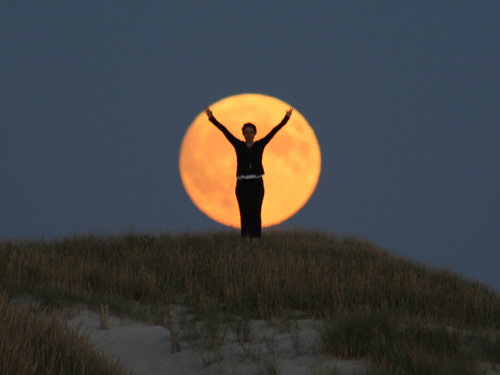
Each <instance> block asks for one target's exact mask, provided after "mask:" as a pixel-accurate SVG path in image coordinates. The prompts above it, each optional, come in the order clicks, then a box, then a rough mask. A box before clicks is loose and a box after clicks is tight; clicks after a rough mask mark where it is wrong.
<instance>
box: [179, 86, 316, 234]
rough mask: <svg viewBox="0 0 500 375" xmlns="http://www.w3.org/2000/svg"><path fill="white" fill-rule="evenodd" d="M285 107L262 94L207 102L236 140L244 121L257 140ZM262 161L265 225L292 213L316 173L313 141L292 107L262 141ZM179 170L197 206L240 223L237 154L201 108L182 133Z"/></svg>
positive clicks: (228, 221) (215, 216) (215, 217)
mask: <svg viewBox="0 0 500 375" xmlns="http://www.w3.org/2000/svg"><path fill="white" fill-rule="evenodd" d="M290 107H292V108H294V107H293V106H292V105H290V104H288V103H285V102H283V101H281V100H279V99H277V98H274V97H271V96H267V95H261V94H240V95H235V96H230V97H227V98H224V99H221V100H219V101H218V102H216V103H214V104H212V105H210V108H211V110H212V112H213V114H214V116H215V117H216V118H217V120H218V121H219V122H220V123H221V124H223V125H224V126H225V127H226V128H227V129H228V130H229V131H230V132H231V133H232V134H233V135H234V136H235V137H237V138H239V139H241V140H244V138H243V135H242V130H241V128H242V126H243V124H245V123H247V122H251V123H253V124H255V126H256V127H257V134H256V136H255V140H256V141H257V140H259V139H260V138H263V137H264V136H266V135H267V133H268V132H269V131H271V129H272V128H273V127H275V126H276V125H278V124H279V123H280V121H281V120H282V119H283V117H284V116H285V112H286V110H287V109H288V108H290ZM262 164H263V166H264V171H265V174H264V177H263V180H264V189H265V194H264V202H263V204H262V226H263V227H268V226H272V225H276V224H279V223H281V222H283V221H285V220H287V219H288V218H290V217H292V216H293V215H294V214H295V213H297V212H298V211H299V210H300V209H301V208H302V207H303V206H304V205H305V204H306V202H307V201H308V200H309V198H310V197H311V195H312V194H313V192H314V189H315V188H316V185H317V183H318V179H319V175H320V172H321V152H320V148H319V145H318V141H317V139H316V136H315V134H314V131H313V130H312V128H311V127H310V126H309V124H308V123H307V121H306V119H305V118H304V117H303V116H302V115H301V114H300V112H299V111H298V110H297V109H295V108H294V110H293V114H292V116H291V118H290V120H289V121H288V123H287V124H286V125H285V126H284V127H283V128H282V129H281V130H280V131H279V132H278V133H277V134H276V135H275V136H274V138H273V139H272V140H271V141H270V142H269V143H268V144H267V146H266V148H265V149H264V155H263V158H262ZM179 170H180V175H181V179H182V183H183V185H184V189H185V190H186V192H187V194H188V195H189V197H190V198H191V200H192V201H193V203H194V204H195V206H196V207H198V208H199V209H200V210H201V211H202V212H203V213H204V214H205V215H207V216H208V217H210V218H211V219H213V220H215V221H217V222H218V223H221V224H224V225H227V226H231V227H235V228H239V227H240V214H239V210H238V202H237V200H236V195H235V187H236V152H235V150H234V148H233V146H232V145H231V144H230V143H229V142H228V141H227V139H226V138H225V137H224V135H223V134H222V132H221V131H220V130H219V129H217V128H216V127H215V126H214V125H213V124H212V123H210V122H209V121H208V118H207V116H206V114H205V113H204V112H203V111H202V112H201V113H200V114H198V116H197V117H196V118H195V119H194V121H193V122H192V124H191V125H190V127H189V128H188V130H187V132H186V134H185V136H184V139H183V141H182V145H181V149H180V156H179Z"/></svg>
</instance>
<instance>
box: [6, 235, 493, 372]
mask: <svg viewBox="0 0 500 375" xmlns="http://www.w3.org/2000/svg"><path fill="white" fill-rule="evenodd" d="M0 285H1V286H2V287H3V289H4V290H5V291H7V292H8V293H9V295H11V296H17V295H30V296H36V297H37V298H40V299H41V300H42V301H43V302H44V303H45V304H48V305H58V304H66V303H70V304H71V303H74V302H83V303H86V304H89V305H93V306H97V305H99V304H100V303H103V302H106V303H108V304H109V306H110V309H111V311H112V312H114V313H119V314H122V315H124V314H125V315H132V316H133V315H134V314H135V316H136V317H137V314H138V310H137V308H136V307H137V305H138V304H139V305H141V306H144V305H147V306H149V307H150V309H151V311H153V315H154V313H155V312H156V313H157V314H158V316H159V317H162V316H163V315H164V314H165V311H166V308H167V306H168V304H169V303H181V304H183V305H188V306H190V308H192V309H193V310H194V312H195V313H197V314H200V315H203V316H213V315H214V314H224V315H226V316H251V317H253V318H289V317H290V316H301V317H308V318H316V319H323V320H326V321H339V319H340V320H342V319H344V318H345V317H349V316H356V314H361V316H363V314H364V316H373V314H382V315H383V316H387V315H390V317H391V319H393V320H394V321H396V322H419V324H425V325H428V326H432V325H437V326H442V327H448V328H449V327H453V328H455V329H459V330H465V331H467V330H468V331H471V330H472V331H477V332H487V333H488V334H487V335H482V336H481V337H482V339H481V340H482V341H481V340H480V341H481V343H480V345H479V344H478V345H479V347H481V348H482V349H481V350H480V351H478V353H479V352H480V353H482V354H481V355H484V356H485V357H487V359H489V360H491V361H496V362H500V358H499V350H498V335H499V334H498V331H499V329H500V296H499V295H498V294H497V293H495V292H494V291H493V290H492V289H490V288H488V287H486V286H484V285H481V284H479V283H478V282H475V281H471V280H467V279H465V278H463V277H460V276H458V275H455V274H453V273H451V272H448V271H443V270H436V269H431V268H429V267H427V266H425V265H422V264H417V263H415V262H412V261H410V260H407V259H404V258H397V257H394V256H392V255H390V254H389V253H388V252H386V251H384V250H382V249H380V248H378V247H377V246H375V245H374V244H372V243H370V242H369V241H365V240H361V239H357V238H353V237H348V238H336V237H332V236H327V235H324V234H321V233H315V232H300V231H286V232H277V231H276V232H272V231H271V232H269V233H266V234H265V236H264V238H262V239H261V240H260V242H258V243H256V244H254V243H247V242H244V241H242V240H241V239H240V238H239V236H238V235H237V234H236V233H235V232H220V233H204V234H203V233H202V234H196V233H189V234H182V235H168V234H164V235H149V236H145V235H139V234H136V233H129V234H126V235H122V236H116V237H102V236H94V235H88V236H74V237H69V238H62V239H58V240H52V241H44V240H41V241H19V240H12V241H8V240H4V241H1V242H0ZM367 319H368V318H367ZM369 319H372V318H369ZM368 331H369V330H368ZM365 334H366V332H365ZM398 337H399V336H398ZM486 337H492V338H493V339H487V338H486ZM478 342H479V341H478ZM412 345H413V348H417V349H416V350H417V351H419V350H420V349H418V347H419V346H418V345H420V344H419V343H418V342H416V343H415V342H414V344H412ZM356 350H357V349H356ZM363 350H368V349H363ZM391 350H393V351H394V350H399V349H397V348H392V349H388V352H390V351H391ZM422 350H423V349H422ZM425 350H427V349H425ZM425 350H423V351H424V352H425ZM367 353H368V352H367ZM373 355H375V354H373ZM377 355H378V357H377V358H381V359H380V360H379V362H380V363H382V362H383V361H385V360H386V359H384V358H385V357H383V356H382V355H379V354H377ZM412 355H413V354H412ZM388 356H390V355H389V354H388Z"/></svg>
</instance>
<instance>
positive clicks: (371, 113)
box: [0, 0, 500, 291]
mask: <svg viewBox="0 0 500 375" xmlns="http://www.w3.org/2000/svg"><path fill="white" fill-rule="evenodd" d="M499 19H500V2H498V1H496V0H490V1H488V0H485V1H420V2H410V1H349V2H347V1H307V2H306V1H293V0H292V1H270V0H258V1H251V2H248V1H175V2H174V1H170V2H167V1H162V2H160V1H151V2H147V1H108V2H101V1H43V2H42V1H3V2H2V3H1V5H0V45H1V51H0V63H1V64H0V66H1V69H0V80H1V82H0V90H1V91H0V128H1V133H0V237H2V238H13V237H14V238H40V237H41V236H45V237H46V238H52V237H59V236H66V235H72V234H85V233H89V232H93V233H98V234H119V233H123V232H126V231H127V230H129V229H134V230H136V231H140V232H151V233H158V232H172V233H177V232H185V231H212V230H218V229H223V227H222V226H221V225H219V224H217V223H215V222H213V221H211V220H210V219H209V218H207V217H206V216H204V214H203V213H201V212H200V211H198V209H197V208H196V207H195V206H194V205H193V204H192V202H191V200H190V199H189V197H188V196H187V194H186V193H185V191H184V189H183V186H182V182H181V180H180V176H179V171H178V157H179V149H180V145H181V142H182V138H183V136H184V133H185V131H186V130H187V128H188V126H189V125H190V123H191V122H192V120H193V119H194V118H195V117H196V116H197V115H198V114H199V113H200V112H201V111H202V109H203V108H204V106H206V105H208V104H211V103H214V102H216V101H218V100H219V99H222V98H224V97H227V96H230V95H235V94H240V93H262V94H266V95H271V96H275V97H277V98H279V99H281V100H283V101H285V102H287V103H289V104H291V105H292V106H294V107H295V108H297V109H298V110H299V111H300V112H301V113H302V114H303V115H304V116H305V117H306V119H307V120H308V121H309V123H310V125H311V126H312V128H313V129H314V131H315V133H316V136H317V138H318V141H319V144H320V147H321V150H322V173H321V177H320V180H319V183H318V186H317V189H316V191H315V193H314V194H313V196H312V197H311V199H310V201H309V202H308V203H307V204H306V206H305V207H304V208H303V209H302V210H301V211H299V212H298V213H297V214H296V215H295V216H294V217H293V218H291V219H290V220H288V221H286V222H285V223H283V224H282V225H280V226H279V227H278V228H288V227H294V228H297V227H298V228H304V229H317V230H320V231H324V232H326V233H330V234H334V235H340V236H344V235H351V234H352V235H356V236H360V237H363V238H367V239H369V240H371V241H373V242H375V243H376V244H378V245H380V246H381V247H383V248H385V249H387V250H389V251H390V252H392V253H394V254H397V255H404V256H406V257H408V258H411V259H414V260H417V261H420V262H424V263H426V264H429V265H430V266H433V267H438V268H443V267H444V268H449V269H451V270H452V271H454V272H457V273H459V274H461V275H463V276H465V277H468V278H472V279H477V280H479V281H481V282H484V283H486V284H488V285H490V286H491V287H493V288H495V289H496V290H497V291H499V290H500V273H499V272H498V267H499V265H500V256H499V243H500V230H499V228H500V226H499V224H500V197H499V192H500V147H499V144H500V105H499V103H500V27H498V20H499ZM207 126H209V125H207ZM284 131H286V130H284Z"/></svg>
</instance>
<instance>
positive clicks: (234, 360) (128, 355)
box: [68, 310, 366, 375]
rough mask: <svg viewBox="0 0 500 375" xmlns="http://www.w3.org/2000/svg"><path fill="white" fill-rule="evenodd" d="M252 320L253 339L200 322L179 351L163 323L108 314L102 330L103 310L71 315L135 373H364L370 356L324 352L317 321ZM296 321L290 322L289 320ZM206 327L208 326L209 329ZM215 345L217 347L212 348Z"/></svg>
mask: <svg viewBox="0 0 500 375" xmlns="http://www.w3.org/2000/svg"><path fill="white" fill-rule="evenodd" d="M287 324H288V325H286V324H284V323H283V322H269V321H250V327H251V329H250V332H251V334H250V337H251V338H250V339H249V340H248V341H246V340H245V339H238V337H237V335H236V334H235V333H234V331H233V330H232V329H230V327H222V326H221V327H220V332H222V333H219V337H218V338H217V340H218V341H217V342H218V343H217V344H216V345H211V344H210V337H213V336H210V335H207V334H205V335H203V334H202V335H201V336H199V333H200V332H204V330H203V328H202V326H201V325H200V323H198V326H197V328H196V330H193V331H192V332H198V336H197V337H195V338H194V339H193V338H191V339H190V340H186V336H187V335H186V333H185V329H184V330H183V332H182V333H181V340H180V349H181V350H180V351H179V352H177V353H172V350H171V341H170V330H169V329H168V328H166V327H163V326H154V325H148V324H145V323H141V322H137V321H133V320H129V319H120V318H118V317H116V316H109V329H107V330H101V329H100V316H99V314H98V313H95V312H91V311H87V310H82V311H79V312H78V313H77V314H76V315H74V316H73V317H71V318H70V319H69V320H68V325H69V326H77V325H80V332H81V333H88V334H89V335H90V342H91V343H92V345H93V346H94V347H95V348H96V349H97V350H102V351H103V352H104V353H105V354H106V355H107V356H110V357H119V358H120V359H121V361H122V363H123V365H124V367H125V368H126V369H127V370H130V371H132V372H133V373H134V374H136V375H159V374H162V375H164V374H169V375H183V374H186V375H187V374H209V375H211V374H230V375H250V374H252V375H253V374H259V375H272V374H276V375H277V374H290V375H302V374H304V375H326V374H332V373H333V372H332V371H331V370H332V369H335V370H336V371H335V372H334V373H335V374H356V375H359V374H365V373H366V361H365V360H339V359H335V358H327V357H325V356H324V355H322V354H321V350H320V347H319V340H318V339H319V336H318V331H317V329H316V328H315V327H317V323H316V322H315V321H311V320H297V321H293V322H291V323H290V322H288V323H287ZM290 324H291V325H290ZM205 332H206V330H205ZM210 347H214V348H215V349H214V350H209V348H210Z"/></svg>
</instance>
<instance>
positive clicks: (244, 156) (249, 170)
mask: <svg viewBox="0 0 500 375" xmlns="http://www.w3.org/2000/svg"><path fill="white" fill-rule="evenodd" d="M209 120H210V122H211V123H212V124H214V125H215V126H216V127H217V128H218V129H219V130H220V131H221V132H222V133H224V135H225V136H226V138H227V140H228V141H229V142H231V144H232V145H233V147H234V149H235V151H236V159H237V164H238V166H237V169H236V177H240V176H246V175H253V174H254V175H257V176H259V175H263V174H264V167H263V166H262V154H263V153H264V147H266V145H267V144H268V143H269V141H270V140H271V139H272V138H273V137H274V136H275V134H276V133H277V132H278V131H279V130H280V129H281V128H282V127H283V126H284V125H285V124H286V123H287V122H288V120H289V117H288V116H285V117H284V118H283V120H281V122H280V123H279V124H278V125H276V126H275V127H274V128H273V129H272V130H271V131H270V132H269V134H267V135H266V136H265V137H264V138H262V139H259V140H258V141H256V142H254V144H253V145H252V147H250V148H249V147H247V145H246V143H245V142H244V141H241V140H239V139H238V138H236V137H235V136H234V135H232V134H231V133H230V132H229V130H227V129H226V127H225V126H224V125H222V124H221V123H220V122H219V121H217V119H216V118H215V117H213V116H212V117H211V118H210V119H209Z"/></svg>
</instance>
